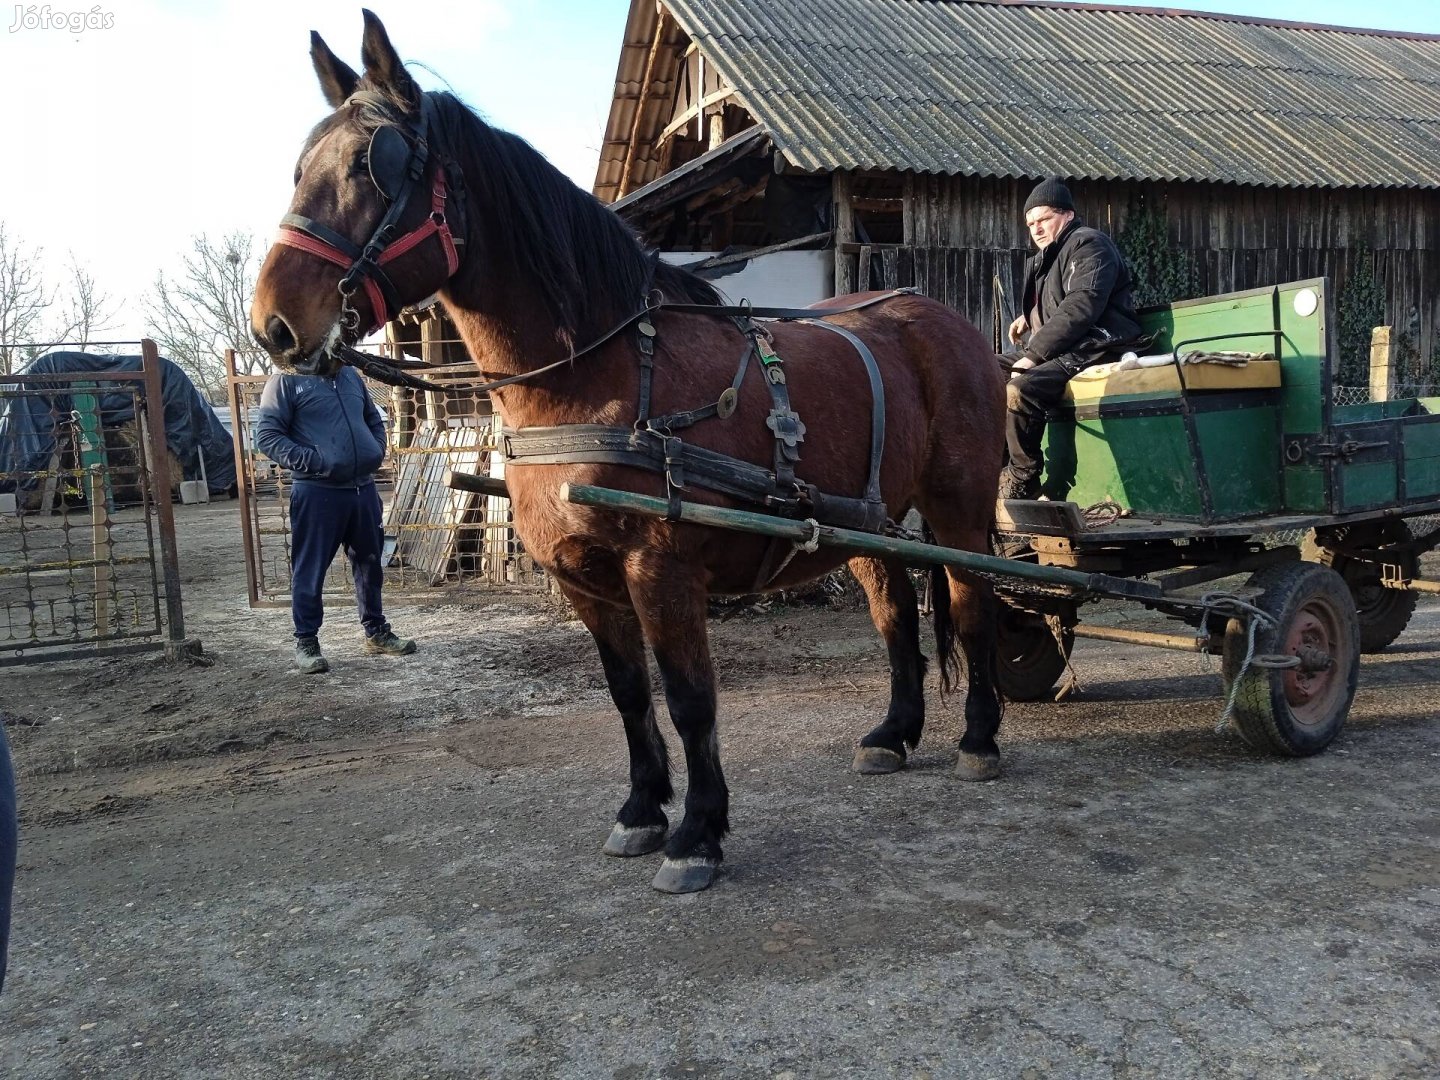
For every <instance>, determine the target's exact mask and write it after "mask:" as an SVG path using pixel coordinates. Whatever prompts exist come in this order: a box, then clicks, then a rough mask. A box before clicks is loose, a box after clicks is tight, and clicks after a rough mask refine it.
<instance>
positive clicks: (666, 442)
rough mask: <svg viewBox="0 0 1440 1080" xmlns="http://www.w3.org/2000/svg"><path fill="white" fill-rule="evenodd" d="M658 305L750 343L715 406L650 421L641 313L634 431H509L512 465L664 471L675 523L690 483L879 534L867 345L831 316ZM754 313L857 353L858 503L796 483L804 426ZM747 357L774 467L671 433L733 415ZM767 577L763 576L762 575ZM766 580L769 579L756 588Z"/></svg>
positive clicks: (647, 342) (874, 381) (651, 342)
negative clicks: (754, 361)
mask: <svg viewBox="0 0 1440 1080" xmlns="http://www.w3.org/2000/svg"><path fill="white" fill-rule="evenodd" d="M895 295H896V293H894V292H891V293H885V294H881V295H879V296H874V297H867V298H866V299H865V300H863V301H861V302H860V303H858V304H855V305H852V306H850V307H847V308H844V309H840V310H843V311H852V310H857V309H859V308H861V307H869V306H870V305H871V304H875V303H879V302H880V301H882V300H886V299H890V298H891V297H893V296H895ZM663 309H664V310H667V311H680V312H684V313H691V312H694V313H701V312H703V313H705V314H712V315H713V314H722V313H723V314H726V315H729V316H731V317H732V318H733V319H734V321H735V323H736V326H737V327H738V328H739V329H740V331H741V332H742V333H743V334H745V336H746V338H747V341H746V345H745V348H744V349H743V351H742V352H741V355H740V363H739V366H738V369H737V371H736V373H735V378H734V379H733V380H732V382H731V384H730V386H729V387H728V388H727V389H726V390H724V391H723V392H722V393H721V394H720V397H719V398H718V399H717V400H716V401H714V402H712V403H711V404H709V405H705V406H702V407H701V408H698V409H692V410H687V411H683V412H676V413H670V414H667V415H665V416H658V417H652V416H651V415H650V399H651V391H652V386H653V371H654V354H655V337H656V331H655V326H654V323H653V322H652V321H651V320H650V318H649V317H648V316H646V317H642V318H640V320H639V322H638V323H637V324H636V325H637V329H638V331H639V340H638V345H639V349H640V357H641V359H640V400H639V402H638V403H637V407H636V420H635V424H634V426H633V428H629V429H627V428H622V427H613V426H607V425H588V424H587V425H566V426H565V427H561V428H521V429H519V430H512V431H507V432H504V433H503V434H502V436H501V446H500V449H501V452H502V454H503V455H504V457H505V460H506V462H507V463H510V464H514V465H525V464H535V465H539V464H561V463H566V464H572V463H573V464H614V465H633V466H636V467H639V468H643V469H646V470H648V471H651V472H658V473H662V474H663V475H664V476H665V481H666V485H665V486H666V494H667V497H668V500H669V506H668V508H667V509H668V513H667V515H666V516H667V517H668V518H670V519H671V520H679V517H680V493H681V492H682V491H684V490H686V488H687V486H688V485H689V484H691V483H694V484H697V485H698V486H700V487H703V488H708V489H710V490H712V491H719V492H721V493H722V494H727V495H731V496H734V497H737V498H742V499H748V500H749V501H752V502H757V503H760V504H761V505H763V506H764V507H766V508H767V509H770V510H774V511H778V512H779V513H782V514H792V515H793V514H802V513H803V514H805V515H807V516H813V517H815V518H816V519H817V520H820V521H824V522H826V523H827V524H835V525H844V526H845V527H849V528H858V529H865V530H868V531H872V532H879V531H880V530H882V529H883V528H884V527H885V524H886V522H887V520H888V514H887V512H886V509H885V504H884V501H883V500H882V498H881V495H880V465H881V461H882V458H883V454H884V448H885V385H884V381H883V380H882V378H881V375H880V368H879V365H878V363H877V362H876V360H875V355H874V353H872V352H871V351H870V349H869V347H868V346H866V345H865V343H864V342H863V341H862V340H861V339H860V338H859V337H857V336H856V335H855V334H853V333H851V332H850V331H848V330H845V329H844V328H842V327H838V326H834V325H832V324H830V323H827V322H823V321H822V319H823V317H824V316H825V315H830V314H837V313H839V311H824V312H817V311H815V309H813V308H753V307H750V306H748V305H741V306H739V307H729V308H717V307H712V306H709V305H703V304H664V305H663ZM752 316H754V317H758V318H767V317H768V318H775V319H777V320H784V321H797V322H804V323H807V324H810V325H814V326H821V327H824V328H825V329H826V330H828V331H830V332H832V333H836V334H839V335H840V336H841V337H843V338H845V339H846V340H847V341H848V342H850V344H851V345H852V346H853V347H854V348H855V351H856V353H857V354H858V355H859V357H860V359H861V362H862V363H863V364H864V365H865V371H866V375H867V377H868V379H869V382H870V394H871V417H870V458H869V469H868V476H867V482H866V487H865V494H864V496H863V497H862V498H860V499H855V498H850V497H846V496H836V495H830V494H827V493H825V492H822V491H820V490H819V489H818V488H816V487H815V486H814V485H810V484H804V483H802V482H800V481H799V480H797V478H796V474H795V469H796V466H797V465H798V464H799V461H800V444H801V443H802V442H804V441H805V425H804V423H803V422H802V421H801V419H800V416H799V414H798V413H796V412H795V410H794V409H793V408H792V407H791V404H790V395H789V389H788V382H787V378H786V375H785V369H784V363H783V361H782V360H781V358H780V356H779V354H778V353H776V352H775V350H774V348H773V347H772V346H771V345H770V336H769V333H768V332H767V331H766V330H765V328H764V327H763V326H760V325H759V324H757V323H756V322H755V321H754V319H753V318H752ZM612 336H613V335H612ZM752 356H755V357H758V358H759V360H760V370H761V372H762V375H763V378H764V379H765V385H766V388H767V389H768V390H769V392H770V398H771V410H770V413H769V415H768V416H767V418H766V421H765V423H766V426H767V427H768V428H769V429H770V431H771V432H772V434H773V435H774V437H775V457H774V468H773V470H766V469H763V468H762V467H760V466H758V465H754V464H752V463H750V462H745V461H740V460H738V459H735V458H731V457H728V456H726V455H723V454H716V453H714V452H713V451H709V450H704V449H703V448H700V447H695V446H691V445H689V444H687V443H685V442H684V441H683V440H682V439H681V438H680V437H679V436H677V435H676V434H675V432H677V431H681V430H684V429H686V428H689V427H692V426H693V425H695V424H697V423H699V422H700V421H702V420H707V419H710V418H712V417H719V418H721V419H724V418H726V417H728V416H730V415H732V414H733V412H734V410H735V407H736V404H737V402H738V398H739V391H740V387H741V385H742V383H743V382H744V379H745V376H746V373H747V372H748V370H749V367H750V359H751V357H752ZM773 555H774V553H771V555H769V556H767V558H766V560H765V561H766V563H767V565H768V564H771V563H773V562H774V561H775V560H774V559H773V558H772V556H773ZM787 561H788V560H787ZM782 565H783V564H782ZM762 570H763V568H762ZM764 576H765V575H763V573H762V577H764ZM766 583H768V578H767V579H766V580H765V581H762V582H761V584H766Z"/></svg>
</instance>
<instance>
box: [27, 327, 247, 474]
mask: <svg viewBox="0 0 1440 1080" xmlns="http://www.w3.org/2000/svg"><path fill="white" fill-rule="evenodd" d="M142 362H143V361H142V358H141V357H139V356H118V355H113V354H110V355H107V354H103V353H83V352H51V353H46V354H45V355H44V356H40V357H37V358H36V359H35V360H33V361H31V362H30V364H29V365H28V366H26V367H25V368H24V369H22V370H21V371H19V372H16V374H18V375H28V376H42V377H43V376H45V375H51V374H56V373H64V374H67V375H68V374H76V373H81V374H85V373H90V372H126V371H133V372H135V373H136V374H137V375H138V374H139V373H140V371H141V365H142ZM4 385H5V384H4V376H0V387H3V386H4ZM11 385H14V384H11ZM122 385H123V386H125V388H126V389H125V392H123V393H117V392H115V391H114V390H110V391H109V392H107V388H106V384H104V383H97V384H96V388H95V389H94V390H93V391H86V392H88V393H94V394H96V395H98V397H99V399H100V402H99V403H100V424H101V427H103V428H114V427H119V426H120V425H121V424H125V423H128V422H129V421H130V420H132V419H134V416H135V398H134V396H133V393H132V392H131V390H132V388H133V387H134V385H135V384H134V383H128V382H127V383H124V384H122ZM26 388H27V389H36V388H37V386H36V384H35V383H27V384H26ZM38 388H39V389H40V390H41V391H42V393H40V394H29V393H27V394H5V395H3V397H0V402H3V406H0V407H3V411H0V493H3V492H8V491H16V490H18V489H19V488H21V487H26V488H30V487H34V486H35V481H33V480H29V479H26V478H23V476H18V475H17V474H25V473H32V474H33V473H41V472H44V471H45V470H46V469H47V468H49V465H50V457H51V455H52V454H54V452H55V421H56V418H57V417H66V418H68V417H69V416H70V413H71V410H72V409H73V408H74V406H73V404H72V401H71V390H72V388H73V387H72V384H71V383H70V382H68V381H56V382H54V383H48V384H46V383H42V384H40V386H39V387H38ZM160 390H161V398H162V399H163V401H164V405H165V442H166V444H167V445H168V446H169V447H170V452H171V453H172V454H174V455H175V457H176V459H177V460H178V461H179V462H180V465H181V468H183V469H184V471H185V477H184V478H185V479H186V480H199V479H200V459H201V457H202V456H203V458H204V461H205V480H206V482H207V486H208V487H209V489H210V490H211V491H212V492H215V493H219V492H223V491H226V490H228V489H229V488H230V486H231V485H232V484H234V483H235V452H234V449H233V448H232V445H231V442H230V433H229V432H227V431H226V430H225V427H224V425H223V424H221V423H220V418H219V417H218V416H216V415H215V410H214V409H212V408H211V407H210V403H209V402H207V401H206V400H205V399H204V398H203V397H201V396H200V392H199V391H198V390H196V389H195V384H194V383H192V382H191V381H190V378H189V376H187V375H186V374H185V372H183V371H181V370H180V368H178V367H177V366H176V365H175V364H173V363H172V362H171V361H169V360H166V359H165V358H164V357H161V359H160ZM174 479H179V478H178V477H175V478H174Z"/></svg>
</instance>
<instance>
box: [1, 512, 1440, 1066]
mask: <svg viewBox="0 0 1440 1080" xmlns="http://www.w3.org/2000/svg"><path fill="white" fill-rule="evenodd" d="M177 509H183V511H184V513H183V514H182V516H181V538H182V560H183V567H184V570H185V572H186V575H187V580H186V611H187V621H188V623H189V626H190V628H191V630H192V632H193V633H195V634H196V635H197V636H199V637H200V638H201V639H202V640H203V641H204V643H205V647H206V651H207V653H208V654H210V656H212V657H213V659H214V660H215V663H214V665H213V666H211V667H204V668H201V667H189V666H171V665H167V664H165V663H164V662H163V661H161V660H158V659H156V658H153V657H142V658H124V659H115V660H110V661H89V662H82V661H72V662H65V663H59V664H51V665H45V666H41V667H32V668H23V669H11V670H7V671H6V673H5V676H4V678H5V681H6V693H5V695H4V702H3V704H0V709H3V710H4V712H5V720H6V723H7V731H8V732H9V733H10V735H11V737H12V740H13V742H14V744H15V750H16V755H17V765H18V766H19V769H20V773H21V781H22V790H21V799H22V813H23V824H22V851H21V863H22V866H21V871H20V874H19V878H18V882H17V893H18V895H17V910H16V927H15V941H14V944H13V956H12V973H11V980H10V981H9V982H8V983H7V986H6V993H5V995H4V997H3V999H0V1074H4V1075H13V1076H17V1077H26V1078H32V1077H33V1078H47V1077H78V1076H101V1075H113V1076H136V1077H147V1078H149V1077H186V1078H189V1077H276V1076H284V1077H407V1078H408V1077H416V1078H418V1077H437V1078H438V1077H473V1076H496V1077H502V1076H514V1077H522V1076H523V1077H530V1076H567V1077H568V1076H584V1077H589V1076H597V1077H620V1078H648V1077H692V1076H723V1077H772V1078H773V1077H785V1076H790V1077H796V1078H799V1077H828V1076H842V1075H853V1076H886V1077H888V1076H899V1077H923V1076H931V1077H970V1076H974V1077H1051V1076H1064V1077H1092V1076H1093V1077H1112V1076H1127V1077H1128V1076H1177V1077H1179V1076H1196V1077H1212V1076H1228V1075H1235V1076H1246V1077H1252V1076H1267V1077H1270V1076H1321V1077H1351V1076H1354V1077H1377V1076H1379V1077H1390V1076H1414V1077H1432V1076H1435V1075H1440V1005H1437V1001H1440V995H1437V990H1440V809H1437V800H1436V798H1435V794H1436V781H1435V779H1434V776H1435V772H1436V768H1437V766H1440V722H1437V720H1436V705H1437V700H1440V662H1437V661H1440V604H1437V603H1436V602H1434V601H1431V600H1426V601H1422V604H1421V608H1420V610H1419V612H1418V613H1417V615H1416V617H1415V619H1414V620H1413V622H1412V624H1411V627H1410V629H1409V630H1408V631H1407V632H1406V634H1405V635H1404V636H1403V637H1402V639H1401V640H1400V641H1399V642H1398V643H1397V644H1396V645H1395V646H1393V647H1392V648H1391V649H1390V650H1388V651H1387V652H1386V653H1385V654H1383V655H1380V656H1375V657H1369V658H1367V659H1366V661H1365V663H1364V666H1363V668H1362V676H1361V690H1360V693H1359V695H1358V697H1357V699H1356V703H1355V706H1354V708H1353V710H1352V713H1351V720H1350V723H1349V725H1348V726H1347V728H1346V731H1345V732H1344V733H1343V734H1342V736H1341V737H1340V739H1339V740H1338V741H1337V742H1336V743H1335V745H1334V746H1333V747H1332V748H1331V749H1330V750H1329V751H1328V752H1327V753H1325V754H1323V755H1321V756H1319V757H1316V758H1312V759H1308V760H1303V761H1289V760H1276V759H1268V758H1260V757H1257V756H1255V755H1254V754H1252V753H1251V752H1250V751H1248V750H1247V749H1246V748H1244V747H1243V746H1242V745H1241V744H1240V743H1239V742H1238V740H1236V739H1235V738H1234V737H1233V736H1232V735H1230V734H1228V733H1220V734H1217V733H1216V732H1215V730H1214V728H1215V720H1216V716H1217V714H1218V712H1219V709H1220V702H1219V700H1218V695H1219V679H1218V676H1216V675H1214V674H1206V673H1205V672H1204V671H1203V670H1202V668H1201V666H1200V662H1199V661H1198V659H1197V658H1194V657H1189V656H1185V655H1182V654H1174V653H1164V652H1158V651H1155V650H1146V649H1139V648H1135V647H1130V646H1112V645H1104V644H1101V643H1098V642H1092V641H1082V642H1080V643H1079V645H1078V646H1077V649H1076V666H1077V668H1078V670H1079V673H1080V676H1081V679H1082V688H1081V690H1080V692H1079V694H1078V695H1077V696H1076V697H1074V698H1072V699H1071V700H1070V701H1068V702H1066V703H1064V704H1062V705H1056V704H1048V703H1046V704H1033V705H1012V706H1010V707H1009V710H1008V712H1007V715H1006V720H1005V725H1004V728H1003V730H1002V749H1003V751H1004V753H1005V754H1006V764H1007V772H1006V775H1005V776H1004V777H1003V778H1002V779H1001V780H999V781H996V782H993V783H988V784H980V785H970V784H963V783H961V782H959V781H957V780H956V779H955V778H954V776H953V775H952V773H951V765H952V763H953V757H954V745H955V742H956V740H957V739H958V737H959V731H960V723H961V721H960V713H961V709H960V705H959V702H951V703H950V704H949V706H948V708H946V707H943V706H942V705H941V704H940V703H939V701H938V697H937V696H936V695H934V694H932V698H931V703H932V717H931V723H930V726H929V728H928V730H927V734H926V739H925V742H924V744H923V745H922V747H921V750H920V752H919V753H918V754H917V755H916V757H915V758H914V760H913V762H912V766H911V767H910V768H908V769H906V770H905V771H904V772H902V773H900V774H897V775H894V776H889V777H857V776H854V775H853V774H851V773H850V772H849V771H848V763H849V759H850V755H851V751H852V748H853V745H854V740H855V739H856V737H857V736H858V735H860V734H861V733H862V732H863V731H865V730H866V729H867V728H868V727H869V726H870V725H871V724H873V722H874V721H875V719H876V718H877V717H878V716H879V715H880V714H881V712H882V711H883V708H884V700H885V688H886V686H887V682H888V680H887V678H886V675H885V672H884V667H883V652H882V650H881V648H880V646H879V642H878V640H877V639H876V638H875V636H874V634H873V632H871V631H870V629H869V625H868V618H867V617H866V616H865V615H864V614H863V613H861V612H854V611H834V610H797V609H793V608H790V609H786V608H771V609H769V610H766V611H752V612H747V613H744V614H742V615H740V616H738V617H736V618H734V619H730V620H728V621H725V622H718V623H716V625H715V649H716V653H717V657H718V658H719V662H720V665H721V668H722V673H723V681H722V696H721V712H722V721H721V738H722V743H723V747H724V760H725V764H726V768H727V776H728V779H729V782H730V786H731V791H732V797H733V813H732V820H733V823H734V833H733V834H732V837H731V839H730V841H729V843H728V844H727V848H726V855H727V864H726V872H725V874H724V876H722V878H721V880H720V881H719V883H718V884H717V885H716V886H715V888H713V889H712V890H710V891H709V892H707V893H703V894H699V895H693V896H686V897H666V896H661V895H660V894H658V893H655V892H653V891H652V890H651V889H650V888H649V880H650V877H651V876H652V875H653V872H654V869H655V866H656V858H657V857H649V858H644V859H640V860H636V861H628V860H615V859H607V858H605V857H603V856H602V855H601V854H600V852H599V848H600V843H601V841H602V840H603V839H604V837H605V834H606V833H607V832H608V829H609V824H610V821H611V820H612V819H613V815H614V811H615V809H616V808H617V807H618V805H619V803H620V801H621V800H622V798H623V795H624V785H625V774H626V766H625V758H624V740H623V736H622V733H621V730H620V725H619V721H618V719H617V718H616V717H615V716H614V715H613V714H612V712H611V710H610V707H609V705H608V700H607V698H606V695H605V692H604V689H603V685H602V683H601V681H600V677H599V672H598V663H597V662H596V661H595V660H594V658H593V652H592V650H591V649H590V647H589V645H588V640H587V637H586V635H585V634H584V632H583V630H582V629H581V628H580V627H579V626H578V624H576V623H574V622H567V621H564V619H563V617H562V616H561V615H559V614H558V613H557V612H556V611H555V609H554V608H553V607H552V606H551V605H550V604H549V602H548V601H546V600H545V599H544V598H542V597H537V596H535V595H533V594H508V595H506V594H495V593H482V592H470V591H466V590H442V591H439V592H437V593H436V594H434V595H431V596H427V597H423V598H414V597H407V598H404V599H403V600H402V599H401V598H395V599H393V600H392V602H391V612H392V617H393V619H394V621H395V622H396V624H397V627H399V628H400V629H402V630H403V631H405V632H407V633H413V634H415V635H417V636H419V637H420V638H421V639H422V642H423V647H422V651H421V652H420V653H418V654H417V655H416V656H415V657H412V658H406V659H402V660H391V659H378V658H377V659H371V658H366V657H364V656H363V655H362V654H361V652H360V649H359V647H358V642H357V641H356V640H355V637H354V633H355V631H354V628H353V626H352V625H351V624H352V623H353V616H351V615H349V613H347V612H345V611H344V610H343V609H342V610H337V611H336V612H334V614H333V617H332V619H331V627H330V630H329V632H328V634H327V646H328V648H329V651H330V653H331V655H332V660H333V662H334V664H335V670H334V672H333V673H332V674H331V675H330V676H328V677H325V678H318V679H317V678H309V679H302V678H301V677H299V676H294V675H291V674H289V673H288V671H287V670H286V667H285V664H286V662H287V660H288V656H287V653H286V649H287V647H288V642H287V634H288V628H287V625H286V624H287V621H288V619H287V616H286V614H285V613H284V612H277V611H273V610H259V611H251V610H249V609H248V608H247V607H246V606H245V604H244V599H243V597H244V589H243V577H242V576H241V575H240V572H239V567H240V557H239V550H238V532H237V531H236V521H235V513H234V508H233V506H232V505H229V504H217V505H212V506H209V507H185V508H177Z"/></svg>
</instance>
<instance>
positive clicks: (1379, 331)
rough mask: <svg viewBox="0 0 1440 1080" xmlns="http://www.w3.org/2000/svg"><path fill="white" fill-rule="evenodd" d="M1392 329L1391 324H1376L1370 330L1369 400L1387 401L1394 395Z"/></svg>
mask: <svg viewBox="0 0 1440 1080" xmlns="http://www.w3.org/2000/svg"><path fill="white" fill-rule="evenodd" d="M1394 329H1395V328H1394V327H1393V326H1377V327H1375V329H1373V330H1371V331H1370V400H1371V401H1389V400H1391V399H1392V398H1393V397H1394V396H1395V346H1394V344H1393V343H1392V339H1393V336H1394ZM1333 374H1334V373H1333V372H1332V376H1333Z"/></svg>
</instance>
